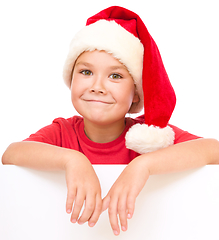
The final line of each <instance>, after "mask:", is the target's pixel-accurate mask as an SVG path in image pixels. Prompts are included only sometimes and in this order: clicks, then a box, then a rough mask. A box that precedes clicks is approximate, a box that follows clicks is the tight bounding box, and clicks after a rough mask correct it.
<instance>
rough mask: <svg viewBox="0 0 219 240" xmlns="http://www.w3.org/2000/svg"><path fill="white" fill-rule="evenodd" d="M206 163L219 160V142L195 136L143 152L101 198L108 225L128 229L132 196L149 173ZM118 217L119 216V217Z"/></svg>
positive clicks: (132, 205)
mask: <svg viewBox="0 0 219 240" xmlns="http://www.w3.org/2000/svg"><path fill="white" fill-rule="evenodd" d="M207 164H219V142H218V141H217V140H214V139H198V140H192V141H188V142H183V143H179V144H176V145H173V146H170V147H167V148H164V149H160V150H158V151H155V152H151V153H147V154H143V155H141V156H139V157H137V158H135V159H134V160H133V161H132V162H130V163H129V164H128V165H127V167H126V168H125V169H124V171H123V172H122V173H121V175H120V176H119V177H118V179H117V180H116V182H115V183H114V185H113V186H112V188H111V189H110V191H109V192H108V194H107V196H106V197H105V198H104V200H103V210H105V209H107V208H108V212H109V219H110V223H111V227H112V229H113V231H114V233H115V235H118V234H119V232H120V228H119V224H118V222H119V221H120V224H121V229H122V230H123V231H126V230H127V219H129V218H131V217H132V215H133V213H134V207H135V200H136V197H137V196H138V194H139V193H140V191H141V190H142V188H143V187H144V185H145V183H146V181H147V179H148V178H149V176H150V175H155V174H165V173H171V172H179V171H184V170H188V169H192V168H197V167H202V166H205V165H207ZM118 217H119V220H118Z"/></svg>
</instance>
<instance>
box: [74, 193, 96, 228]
mask: <svg viewBox="0 0 219 240" xmlns="http://www.w3.org/2000/svg"><path fill="white" fill-rule="evenodd" d="M95 206H96V196H95V195H94V194H92V195H91V194H88V195H87V196H86V199H85V206H84V210H83V212H82V214H81V216H80V218H79V219H78V223H79V224H83V223H85V222H86V221H88V220H89V219H90V217H91V215H92V214H93V212H94V209H95Z"/></svg>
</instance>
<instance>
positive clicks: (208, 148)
mask: <svg viewBox="0 0 219 240" xmlns="http://www.w3.org/2000/svg"><path fill="white" fill-rule="evenodd" d="M139 158H141V160H142V162H143V163H144V165H145V167H146V168H147V170H148V171H149V174H150V175H154V174H164V173H171V172H178V171H184V170H188V169H193V168H197V167H202V166H205V165H207V164H219V142H218V141H217V140H214V139H198V140H193V141H188V142H183V143H179V144H176V145H173V146H170V147H167V148H164V149H161V150H158V151H155V152H152V153H148V154H145V155H141V156H140V157H139Z"/></svg>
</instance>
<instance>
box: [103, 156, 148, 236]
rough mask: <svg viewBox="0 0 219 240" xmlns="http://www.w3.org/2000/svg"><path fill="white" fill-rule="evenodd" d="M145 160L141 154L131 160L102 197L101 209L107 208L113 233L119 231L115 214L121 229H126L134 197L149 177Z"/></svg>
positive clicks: (133, 206)
mask: <svg viewBox="0 0 219 240" xmlns="http://www.w3.org/2000/svg"><path fill="white" fill-rule="evenodd" d="M145 162H146V160H145V159H144V158H141V156H139V157H138V158H135V159H134V160H132V162H131V163H129V165H128V166H127V167H126V168H125V169H124V170H123V172H122V173H121V175H120V176H119V177H118V179H117V180H116V182H115V183H114V184H113V186H112V187H111V189H110V191H109V192H108V194H107V195H106V197H105V198H104V199H103V209H102V210H103V211H105V210H106V209H107V208H108V213H109V220H110V224H111V227H112V230H113V232H114V234H115V235H119V233H120V228H119V222H118V217H117V216H119V221H120V225H121V229H122V230H123V231H126V230H127V219H131V218H132V216H133V213H134V208H135V200H136V197H137V196H138V194H139V193H140V191H141V190H142V188H143V187H144V185H145V183H146V181H147V179H148V177H149V171H148V169H147V167H146V165H145Z"/></svg>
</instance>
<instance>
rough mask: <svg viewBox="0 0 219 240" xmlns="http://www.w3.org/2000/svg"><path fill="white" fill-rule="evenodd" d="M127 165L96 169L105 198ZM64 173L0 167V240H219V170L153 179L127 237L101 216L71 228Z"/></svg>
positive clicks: (146, 187) (142, 197) (106, 166)
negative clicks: (113, 231)
mask: <svg viewBox="0 0 219 240" xmlns="http://www.w3.org/2000/svg"><path fill="white" fill-rule="evenodd" d="M124 167H125V165H94V168H95V171H96V173H97V175H98V177H99V179H100V182H101V186H102V191H103V196H105V194H106V193H107V191H108V190H109V189H110V187H111V185H112V184H113V182H114V181H115V180H116V178H117V177H118V176H119V174H120V173H121V172H122V170H123V169H124ZM66 192H67V191H66V184H65V176H64V172H41V171H35V170H30V169H26V168H21V167H16V166H0V239H1V240H17V239H23V240H39V239H40V240H70V239H71V240H72V239H77V240H86V239H95V240H111V239H120V240H121V239H124V240H129V239H130V240H133V239H135V240H138V239H148V240H163V239H164V240H165V239H168V240H176V239H177V240H181V239H182V240H185V239H186V240H196V239H197V240H206V239H211V240H218V239H219V231H218V223H219V166H206V167H203V168H199V169H195V170H190V171H186V172H182V173H174V174H166V175H157V176H151V177H150V178H149V180H148V182H147V183H146V185H145V187H144V188H143V190H142V192H141V193H140V195H139V196H138V198H137V202H136V209H135V213H134V216H133V218H132V219H131V220H129V229H128V231H127V232H121V234H120V235H119V236H114V235H113V233H112V230H111V228H110V224H109V220H108V213H107V211H105V212H104V213H103V214H102V215H101V216H100V219H99V221H98V223H97V224H96V226H95V227H94V228H90V227H88V225H87V224H84V225H82V226H81V225H78V224H72V223H71V222H70V215H68V214H67V213H66V212H65V201H66Z"/></svg>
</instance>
